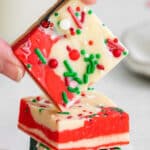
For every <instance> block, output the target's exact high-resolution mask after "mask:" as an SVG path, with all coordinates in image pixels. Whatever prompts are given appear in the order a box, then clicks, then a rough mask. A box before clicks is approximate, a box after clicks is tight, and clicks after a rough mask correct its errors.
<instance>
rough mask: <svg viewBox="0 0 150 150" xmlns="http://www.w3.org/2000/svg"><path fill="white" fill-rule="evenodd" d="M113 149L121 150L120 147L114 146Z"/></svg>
mask: <svg viewBox="0 0 150 150" xmlns="http://www.w3.org/2000/svg"><path fill="white" fill-rule="evenodd" d="M113 149H114V150H121V148H120V147H114V148H113Z"/></svg>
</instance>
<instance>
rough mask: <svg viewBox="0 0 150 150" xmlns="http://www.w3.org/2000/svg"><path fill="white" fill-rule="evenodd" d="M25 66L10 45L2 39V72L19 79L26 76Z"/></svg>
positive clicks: (0, 69)
mask: <svg viewBox="0 0 150 150" xmlns="http://www.w3.org/2000/svg"><path fill="white" fill-rule="evenodd" d="M24 72H25V71H24V67H23V65H22V64H21V63H20V62H19V61H18V59H17V58H16V57H15V56H14V54H13V52H12V49H11V48H10V46H9V45H8V44H7V43H6V42H5V41H4V40H2V39H0V73H2V74H4V75H6V76H7V77H9V78H11V79H13V80H15V81H19V80H21V78H22V77H23V76H24Z"/></svg>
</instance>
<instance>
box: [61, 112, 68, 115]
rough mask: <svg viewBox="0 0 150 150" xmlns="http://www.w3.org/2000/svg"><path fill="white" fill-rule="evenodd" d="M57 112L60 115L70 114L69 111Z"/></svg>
mask: <svg viewBox="0 0 150 150" xmlns="http://www.w3.org/2000/svg"><path fill="white" fill-rule="evenodd" d="M58 114H61V115H70V112H58Z"/></svg>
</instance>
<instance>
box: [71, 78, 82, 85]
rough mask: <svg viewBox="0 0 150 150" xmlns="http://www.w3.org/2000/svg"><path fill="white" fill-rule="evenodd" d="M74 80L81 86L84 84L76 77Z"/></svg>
mask: <svg viewBox="0 0 150 150" xmlns="http://www.w3.org/2000/svg"><path fill="white" fill-rule="evenodd" d="M73 80H75V81H76V82H78V83H79V84H82V80H81V79H80V78H78V77H74V78H73Z"/></svg>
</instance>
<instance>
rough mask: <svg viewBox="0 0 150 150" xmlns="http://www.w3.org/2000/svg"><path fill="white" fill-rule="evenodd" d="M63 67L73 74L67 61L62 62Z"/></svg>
mask: <svg viewBox="0 0 150 150" xmlns="http://www.w3.org/2000/svg"><path fill="white" fill-rule="evenodd" d="M64 65H65V67H66V68H67V70H68V71H69V72H73V69H72V67H71V65H70V64H69V62H68V61H67V60H64Z"/></svg>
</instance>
